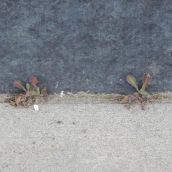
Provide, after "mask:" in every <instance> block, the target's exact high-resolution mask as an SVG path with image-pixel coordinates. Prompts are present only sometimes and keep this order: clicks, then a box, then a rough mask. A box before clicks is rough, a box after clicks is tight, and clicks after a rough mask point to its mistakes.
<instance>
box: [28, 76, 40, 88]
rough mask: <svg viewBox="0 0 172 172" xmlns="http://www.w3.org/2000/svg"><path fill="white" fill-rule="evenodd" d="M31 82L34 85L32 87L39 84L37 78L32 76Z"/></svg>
mask: <svg viewBox="0 0 172 172" xmlns="http://www.w3.org/2000/svg"><path fill="white" fill-rule="evenodd" d="M29 82H30V83H31V84H32V86H34V87H36V85H37V84H38V83H39V81H38V79H37V77H36V76H32V77H31V78H30V80H29Z"/></svg>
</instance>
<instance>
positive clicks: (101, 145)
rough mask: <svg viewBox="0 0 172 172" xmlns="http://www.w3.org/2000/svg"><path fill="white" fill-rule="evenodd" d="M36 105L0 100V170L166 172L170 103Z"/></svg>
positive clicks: (171, 151)
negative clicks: (143, 105) (19, 105)
mask: <svg viewBox="0 0 172 172" xmlns="http://www.w3.org/2000/svg"><path fill="white" fill-rule="evenodd" d="M78 102H79V101H78ZM39 108H40V110H39V111H34V109H33V107H30V108H14V107H11V106H10V105H7V104H4V103H0V126H1V127H0V136H1V139H0V172H171V171H172V114H171V112H172V103H161V104H153V105H149V106H147V107H146V110H145V111H143V110H141V109H140V107H133V108H132V109H130V110H127V109H126V108H124V107H123V106H122V105H119V104H112V103H94V102H91V103H89V102H86V103H85V102H83V103H82V102H80V103H76V102H75V103H65V102H63V103H47V104H40V105H39Z"/></svg>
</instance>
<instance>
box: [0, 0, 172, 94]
mask: <svg viewBox="0 0 172 172" xmlns="http://www.w3.org/2000/svg"><path fill="white" fill-rule="evenodd" d="M144 72H150V73H152V74H153V76H154V81H153V85H152V90H153V91H158V90H172V1H171V0H29V1H28V0H1V3H0V92H8V91H13V84H12V83H13V80H14V79H22V80H26V79H27V78H28V77H29V76H30V75H32V74H35V75H37V76H38V77H39V78H40V79H41V81H42V82H43V83H44V85H47V86H48V88H49V89H50V91H52V92H59V91H61V90H67V91H73V92H77V91H88V90H89V91H91V92H120V93H124V92H127V91H128V90H130V89H129V87H128V85H127V84H125V76H126V75H127V74H128V73H132V74H134V75H136V76H137V77H141V76H142V74H143V73H144Z"/></svg>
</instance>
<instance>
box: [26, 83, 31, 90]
mask: <svg viewBox="0 0 172 172" xmlns="http://www.w3.org/2000/svg"><path fill="white" fill-rule="evenodd" d="M30 88H31V85H30V84H29V83H27V84H26V89H27V91H29V90H30Z"/></svg>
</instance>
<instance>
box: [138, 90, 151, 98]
mask: <svg viewBox="0 0 172 172" xmlns="http://www.w3.org/2000/svg"><path fill="white" fill-rule="evenodd" d="M139 93H140V94H141V95H143V96H145V97H147V96H150V94H149V93H148V92H147V91H143V90H140V91H139Z"/></svg>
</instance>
